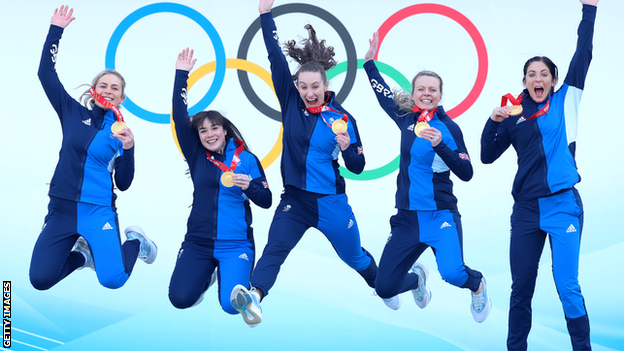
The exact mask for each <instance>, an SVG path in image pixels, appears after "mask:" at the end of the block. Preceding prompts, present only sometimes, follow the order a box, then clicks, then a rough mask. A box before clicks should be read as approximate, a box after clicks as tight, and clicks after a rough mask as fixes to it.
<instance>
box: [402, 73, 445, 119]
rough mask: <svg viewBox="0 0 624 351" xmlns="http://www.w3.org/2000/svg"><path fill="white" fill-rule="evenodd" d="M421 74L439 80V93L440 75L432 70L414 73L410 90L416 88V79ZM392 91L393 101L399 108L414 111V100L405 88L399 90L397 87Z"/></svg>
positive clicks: (409, 111)
mask: <svg viewBox="0 0 624 351" xmlns="http://www.w3.org/2000/svg"><path fill="white" fill-rule="evenodd" d="M422 76H427V77H433V78H437V79H438V80H439V81H440V94H442V77H440V76H439V75H438V74H437V73H435V72H433V71H420V72H418V74H416V76H415V77H414V78H413V79H412V92H414V90H415V89H416V79H418V78H420V77H422ZM393 93H394V102H395V103H396V104H397V106H398V107H399V109H401V110H403V111H405V112H407V113H412V112H414V106H415V105H416V102H415V101H414V99H413V98H412V94H410V93H408V92H406V91H405V90H399V89H396V90H394V91H393ZM407 113H406V114H407Z"/></svg>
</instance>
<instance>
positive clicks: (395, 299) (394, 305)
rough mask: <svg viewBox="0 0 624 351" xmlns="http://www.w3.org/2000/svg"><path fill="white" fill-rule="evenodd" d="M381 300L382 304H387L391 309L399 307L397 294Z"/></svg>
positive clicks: (399, 297) (399, 298)
mask: <svg viewBox="0 0 624 351" xmlns="http://www.w3.org/2000/svg"><path fill="white" fill-rule="evenodd" d="M382 300H383V302H384V304H386V306H388V308H389V309H391V310H394V311H396V310H398V309H399V308H400V307H401V295H397V296H394V297H391V298H389V299H382Z"/></svg>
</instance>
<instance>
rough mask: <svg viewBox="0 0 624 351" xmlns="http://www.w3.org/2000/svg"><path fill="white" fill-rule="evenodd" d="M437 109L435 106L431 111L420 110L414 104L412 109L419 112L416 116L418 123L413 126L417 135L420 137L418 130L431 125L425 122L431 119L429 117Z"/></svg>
mask: <svg viewBox="0 0 624 351" xmlns="http://www.w3.org/2000/svg"><path fill="white" fill-rule="evenodd" d="M437 110H438V108H437V107H436V108H435V109H433V111H429V110H421V109H420V108H419V107H418V106H416V105H414V108H413V109H412V111H414V112H420V116H418V123H416V126H414V133H415V134H416V136H417V137H419V138H420V137H421V136H420V132H421V131H422V130H423V129H425V128H429V127H431V126H430V125H429V123H427V122H429V121H431V118H432V117H433V116H434V115H435V113H436V111H437Z"/></svg>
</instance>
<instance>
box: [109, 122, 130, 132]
mask: <svg viewBox="0 0 624 351" xmlns="http://www.w3.org/2000/svg"><path fill="white" fill-rule="evenodd" d="M124 128H128V126H127V125H126V122H124V121H117V122H115V123H113V125H112V126H111V131H112V132H113V134H117V133H119V132H121V130H122V129H124Z"/></svg>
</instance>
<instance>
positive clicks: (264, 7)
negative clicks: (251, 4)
mask: <svg viewBox="0 0 624 351" xmlns="http://www.w3.org/2000/svg"><path fill="white" fill-rule="evenodd" d="M273 1H274V0H260V4H259V5H258V11H260V14H263V13H269V12H271V8H273Z"/></svg>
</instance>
